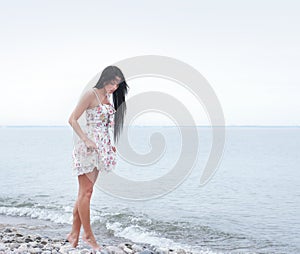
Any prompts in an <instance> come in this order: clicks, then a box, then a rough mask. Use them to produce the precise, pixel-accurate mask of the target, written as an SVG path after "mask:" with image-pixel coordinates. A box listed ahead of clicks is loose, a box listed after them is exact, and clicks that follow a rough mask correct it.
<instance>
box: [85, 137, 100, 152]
mask: <svg viewBox="0 0 300 254" xmlns="http://www.w3.org/2000/svg"><path fill="white" fill-rule="evenodd" d="M84 144H85V145H86V147H87V150H88V151H94V150H96V151H97V152H98V147H97V145H96V143H95V142H94V141H92V140H90V139H87V140H86V141H84Z"/></svg>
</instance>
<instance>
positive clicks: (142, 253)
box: [139, 249, 154, 254]
mask: <svg viewBox="0 0 300 254" xmlns="http://www.w3.org/2000/svg"><path fill="white" fill-rule="evenodd" d="M139 254H154V252H153V251H151V250H147V249H146V250H143V251H141V252H139Z"/></svg>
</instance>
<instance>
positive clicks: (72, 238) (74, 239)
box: [67, 199, 81, 248]
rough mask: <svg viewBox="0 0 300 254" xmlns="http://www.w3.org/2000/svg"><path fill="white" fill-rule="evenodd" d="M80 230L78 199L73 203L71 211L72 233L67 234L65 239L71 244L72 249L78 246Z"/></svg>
mask: <svg viewBox="0 0 300 254" xmlns="http://www.w3.org/2000/svg"><path fill="white" fill-rule="evenodd" d="M80 228H81V220H80V216H79V213H78V199H77V200H76V202H75V205H74V209H73V225H72V231H71V233H69V234H68V236H67V239H68V241H69V242H70V243H71V245H72V247H74V248H75V247H76V246H77V245H78V239H79V235H80Z"/></svg>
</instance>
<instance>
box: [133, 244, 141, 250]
mask: <svg viewBox="0 0 300 254" xmlns="http://www.w3.org/2000/svg"><path fill="white" fill-rule="evenodd" d="M131 248H132V250H133V252H141V251H143V247H142V246H140V245H137V244H133V245H132V246H131Z"/></svg>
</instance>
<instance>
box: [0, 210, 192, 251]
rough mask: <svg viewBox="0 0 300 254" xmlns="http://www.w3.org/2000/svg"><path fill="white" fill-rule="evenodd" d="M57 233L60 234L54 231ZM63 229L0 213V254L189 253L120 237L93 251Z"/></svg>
mask: <svg viewBox="0 0 300 254" xmlns="http://www.w3.org/2000/svg"><path fill="white" fill-rule="evenodd" d="M58 232H60V233H58ZM66 235H67V232H61V231H60V229H59V228H57V227H56V228H53V229H51V228H50V230H49V223H47V221H39V220H36V219H31V218H24V217H13V216H4V215H0V254H7V253H45V254H50V253H70V254H86V253H102V254H168V253H178V254H192V252H190V251H185V250H183V249H170V248H162V247H154V246H151V245H149V244H139V243H134V242H132V241H127V240H126V239H124V240H123V241H120V242H119V243H112V244H111V243H109V244H100V246H101V247H102V251H101V252H99V251H97V252H95V251H93V250H92V248H91V247H90V246H89V245H87V244H86V243H85V242H83V241H82V239H81V236H80V238H79V242H78V246H77V247H76V248H74V247H72V246H71V244H70V243H69V242H68V241H67V240H66V238H65V237H66Z"/></svg>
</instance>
